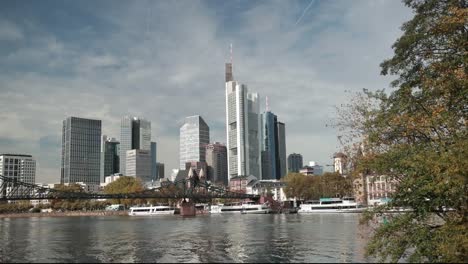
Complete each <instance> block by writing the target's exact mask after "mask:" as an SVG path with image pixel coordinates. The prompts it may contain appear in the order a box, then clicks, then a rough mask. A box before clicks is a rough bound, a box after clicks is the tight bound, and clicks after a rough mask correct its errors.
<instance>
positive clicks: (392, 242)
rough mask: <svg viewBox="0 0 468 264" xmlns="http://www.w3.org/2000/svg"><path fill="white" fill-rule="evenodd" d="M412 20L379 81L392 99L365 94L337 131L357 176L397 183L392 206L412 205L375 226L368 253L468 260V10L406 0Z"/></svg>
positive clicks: (459, 2)
mask: <svg viewBox="0 0 468 264" xmlns="http://www.w3.org/2000/svg"><path fill="white" fill-rule="evenodd" d="M404 2H405V4H406V5H407V6H408V7H410V8H412V9H413V10H414V13H415V16H414V17H413V18H412V19H411V20H410V21H408V22H406V23H404V24H403V26H402V29H403V31H404V33H403V35H402V36H401V37H400V38H399V39H398V40H397V41H396V42H395V43H394V44H393V49H394V56H393V57H392V58H390V59H388V60H385V61H384V62H383V63H382V64H381V67H382V74H383V75H388V74H392V75H396V76H397V79H396V80H394V81H393V82H392V83H391V85H392V87H394V88H395V89H394V90H392V91H390V92H387V91H385V90H378V91H376V92H370V91H367V90H364V92H363V93H360V94H358V95H356V96H355V97H354V98H353V99H352V101H351V103H350V105H349V106H347V107H346V108H345V109H342V110H341V111H340V112H339V115H340V121H339V124H338V127H339V128H340V131H341V133H343V135H341V136H342V137H343V138H347V140H344V141H343V142H345V144H346V147H347V150H348V151H349V154H348V155H353V154H355V153H357V152H358V149H359V150H360V151H361V153H362V155H354V157H353V159H354V160H353V163H354V165H355V166H354V172H353V173H354V174H355V175H357V174H359V173H363V174H368V173H375V174H378V175H385V176H387V177H390V178H393V179H394V180H396V181H397V182H398V186H397V190H396V193H395V194H394V197H393V199H392V201H391V202H390V203H388V204H387V205H386V206H384V207H382V208H379V209H378V210H376V211H374V212H372V213H370V214H369V215H367V216H366V218H365V219H364V220H369V219H371V218H373V217H375V216H376V215H378V214H380V213H381V212H382V211H383V210H386V209H389V208H392V207H406V208H410V209H412V211H411V212H409V213H405V214H401V215H396V216H394V217H393V219H392V221H390V222H389V223H388V224H386V225H382V226H379V227H378V228H377V229H376V230H375V232H374V234H373V236H372V238H371V240H370V241H369V244H368V247H367V253H368V254H370V255H375V256H379V257H380V259H381V261H386V260H391V261H393V262H396V261H398V260H400V259H401V258H408V260H409V261H410V262H465V261H466V260H467V259H468V253H467V252H468V229H467V226H468V225H467V215H468V214H467V205H468V199H467V194H468V187H467V177H468V171H467V170H468V162H467V157H468V155H467V154H468V153H467V150H468V135H467V115H468V89H467V87H468V83H467V82H468V81H467V76H466V75H467V71H468V68H467V65H466V61H467V56H468V53H467V52H468V51H467V49H468V45H467V39H468V32H467V29H468V28H467V25H468V20H467V17H468V9H467V3H466V1H464V0H426V1H423V0H405V1H404Z"/></svg>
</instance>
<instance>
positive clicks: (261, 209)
mask: <svg viewBox="0 0 468 264" xmlns="http://www.w3.org/2000/svg"><path fill="white" fill-rule="evenodd" d="M242 206H243V208H242V211H241V213H242V214H269V213H271V208H270V206H269V205H268V204H255V203H254V202H251V203H245V204H243V205H242Z"/></svg>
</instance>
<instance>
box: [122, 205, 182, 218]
mask: <svg viewBox="0 0 468 264" xmlns="http://www.w3.org/2000/svg"><path fill="white" fill-rule="evenodd" d="M174 212H175V208H174V207H171V206H166V205H157V206H141V207H138V206H136V207H130V211H129V212H128V215H133V216H138V215H171V214H174Z"/></svg>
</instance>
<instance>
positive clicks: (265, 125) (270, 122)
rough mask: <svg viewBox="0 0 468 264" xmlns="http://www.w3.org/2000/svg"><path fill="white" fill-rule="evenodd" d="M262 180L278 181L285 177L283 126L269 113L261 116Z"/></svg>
mask: <svg viewBox="0 0 468 264" xmlns="http://www.w3.org/2000/svg"><path fill="white" fill-rule="evenodd" d="M262 143H263V144H262V145H261V146H262V179H263V180H273V179H276V180H279V179H281V178H282V177H284V176H285V175H286V138H285V125H284V123H281V122H278V118H277V116H276V115H275V114H273V113H272V112H270V111H266V112H265V113H263V114H262Z"/></svg>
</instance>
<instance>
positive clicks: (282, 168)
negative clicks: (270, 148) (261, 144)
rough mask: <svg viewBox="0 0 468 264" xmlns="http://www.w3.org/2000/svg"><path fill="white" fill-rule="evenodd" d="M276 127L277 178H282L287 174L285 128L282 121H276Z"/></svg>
mask: <svg viewBox="0 0 468 264" xmlns="http://www.w3.org/2000/svg"><path fill="white" fill-rule="evenodd" d="M276 129H277V130H278V142H277V144H276V146H277V152H278V156H277V158H278V161H277V162H278V163H277V164H279V168H278V173H279V178H277V179H280V178H283V177H284V176H286V174H287V167H286V166H287V165H286V128H285V125H284V123H282V122H278V123H277V125H276Z"/></svg>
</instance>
